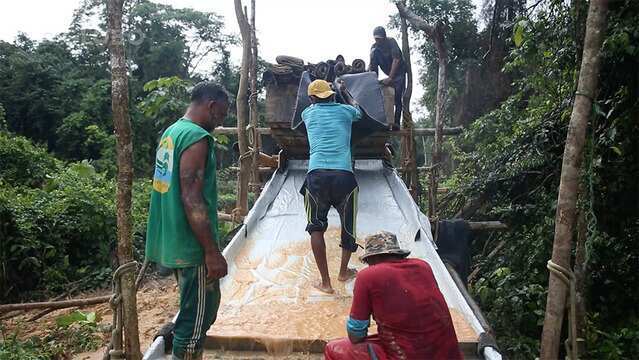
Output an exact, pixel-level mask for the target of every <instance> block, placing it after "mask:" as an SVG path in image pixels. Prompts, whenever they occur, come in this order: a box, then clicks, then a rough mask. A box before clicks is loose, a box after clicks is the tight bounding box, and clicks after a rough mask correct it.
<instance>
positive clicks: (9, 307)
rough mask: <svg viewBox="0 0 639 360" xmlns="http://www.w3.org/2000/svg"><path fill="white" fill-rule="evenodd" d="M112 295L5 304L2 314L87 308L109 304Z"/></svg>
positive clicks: (0, 306)
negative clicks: (78, 307) (17, 311)
mask: <svg viewBox="0 0 639 360" xmlns="http://www.w3.org/2000/svg"><path fill="white" fill-rule="evenodd" d="M109 299H111V295H104V296H98V297H93V298H88V299H73V300H63V301H46V302H35V303H22V304H4V305H0V314H3V313H6V312H9V311H15V310H33V309H44V308H47V309H64V308H70V307H75V306H87V305H95V304H101V303H105V302H108V301H109Z"/></svg>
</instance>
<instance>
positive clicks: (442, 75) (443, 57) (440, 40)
mask: <svg viewBox="0 0 639 360" xmlns="http://www.w3.org/2000/svg"><path fill="white" fill-rule="evenodd" d="M395 5H396V6H397V9H398V10H399V14H400V16H401V17H402V18H405V19H406V20H408V22H409V23H411V25H412V26H414V27H416V28H418V29H420V30H423V31H424V32H425V33H426V35H428V37H429V39H430V40H431V41H432V42H433V45H434V46H435V49H436V50H437V61H438V63H439V69H438V72H437V105H436V106H435V139H434V140H435V141H434V144H433V160H432V164H431V167H432V170H431V173H430V184H429V189H428V215H429V216H430V217H431V218H433V219H436V218H437V187H438V184H439V179H438V174H439V166H440V162H441V144H442V132H443V128H444V109H445V104H446V93H447V91H448V88H447V84H446V79H447V75H446V69H447V65H448V50H447V49H446V43H445V42H444V26H443V25H442V24H441V23H437V24H435V26H432V25H430V24H428V23H427V22H426V21H424V19H422V18H421V17H419V16H417V15H416V14H415V13H414V12H412V11H411V10H409V9H408V8H407V7H406V6H405V5H404V4H403V3H402V2H396V3H395Z"/></svg>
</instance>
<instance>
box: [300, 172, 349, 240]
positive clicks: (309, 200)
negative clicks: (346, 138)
mask: <svg viewBox="0 0 639 360" xmlns="http://www.w3.org/2000/svg"><path fill="white" fill-rule="evenodd" d="M358 191H359V188H358V187H357V180H355V175H353V173H352V172H350V171H344V170H324V169H321V170H319V169H318V170H313V171H311V172H309V173H308V174H307V175H306V181H304V185H303V186H302V189H301V190H300V193H301V194H302V195H304V205H305V208H306V216H307V219H308V225H307V226H306V231H308V233H309V234H310V233H312V232H315V231H321V232H324V231H326V228H327V227H328V211H329V210H330V209H331V206H333V207H334V208H335V209H336V210H337V212H338V213H339V218H340V221H341V223H342V242H341V244H340V246H341V247H342V248H343V249H347V250H350V251H351V252H355V250H357V243H356V242H355V222H356V218H357V194H358Z"/></svg>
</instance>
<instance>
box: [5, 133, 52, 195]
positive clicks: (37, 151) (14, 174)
mask: <svg viewBox="0 0 639 360" xmlns="http://www.w3.org/2000/svg"><path fill="white" fill-rule="evenodd" d="M59 168H60V163H59V161H57V160H56V159H55V158H54V157H53V156H51V155H49V154H48V153H47V151H46V149H44V148H42V147H40V146H35V145H33V143H32V142H31V141H29V140H28V139H26V138H24V137H21V136H13V135H12V134H10V133H7V132H3V131H0V184H2V183H6V184H16V185H22V186H40V185H42V184H43V183H44V182H45V181H46V180H47V175H51V174H53V173H55V172H56V171H58V169H59Z"/></svg>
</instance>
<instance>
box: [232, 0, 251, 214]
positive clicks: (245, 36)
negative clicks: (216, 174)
mask: <svg viewBox="0 0 639 360" xmlns="http://www.w3.org/2000/svg"><path fill="white" fill-rule="evenodd" d="M234 2H235V16H236V17H237V23H238V25H239V26H240V34H241V36H242V66H241V68H240V83H239V86H238V89H237V98H236V106H237V111H236V112H237V138H238V140H237V142H238V145H239V148H240V161H239V162H240V171H239V172H238V175H237V178H238V179H237V202H236V210H235V212H239V214H235V215H242V216H244V215H246V214H247V213H248V183H249V177H250V176H251V157H250V154H249V152H248V151H249V148H248V139H247V136H246V125H247V123H248V119H249V108H248V97H247V94H248V82H249V78H248V77H249V66H250V62H251V29H250V25H249V23H248V19H247V17H246V11H245V10H242V1H241V0H234Z"/></svg>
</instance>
